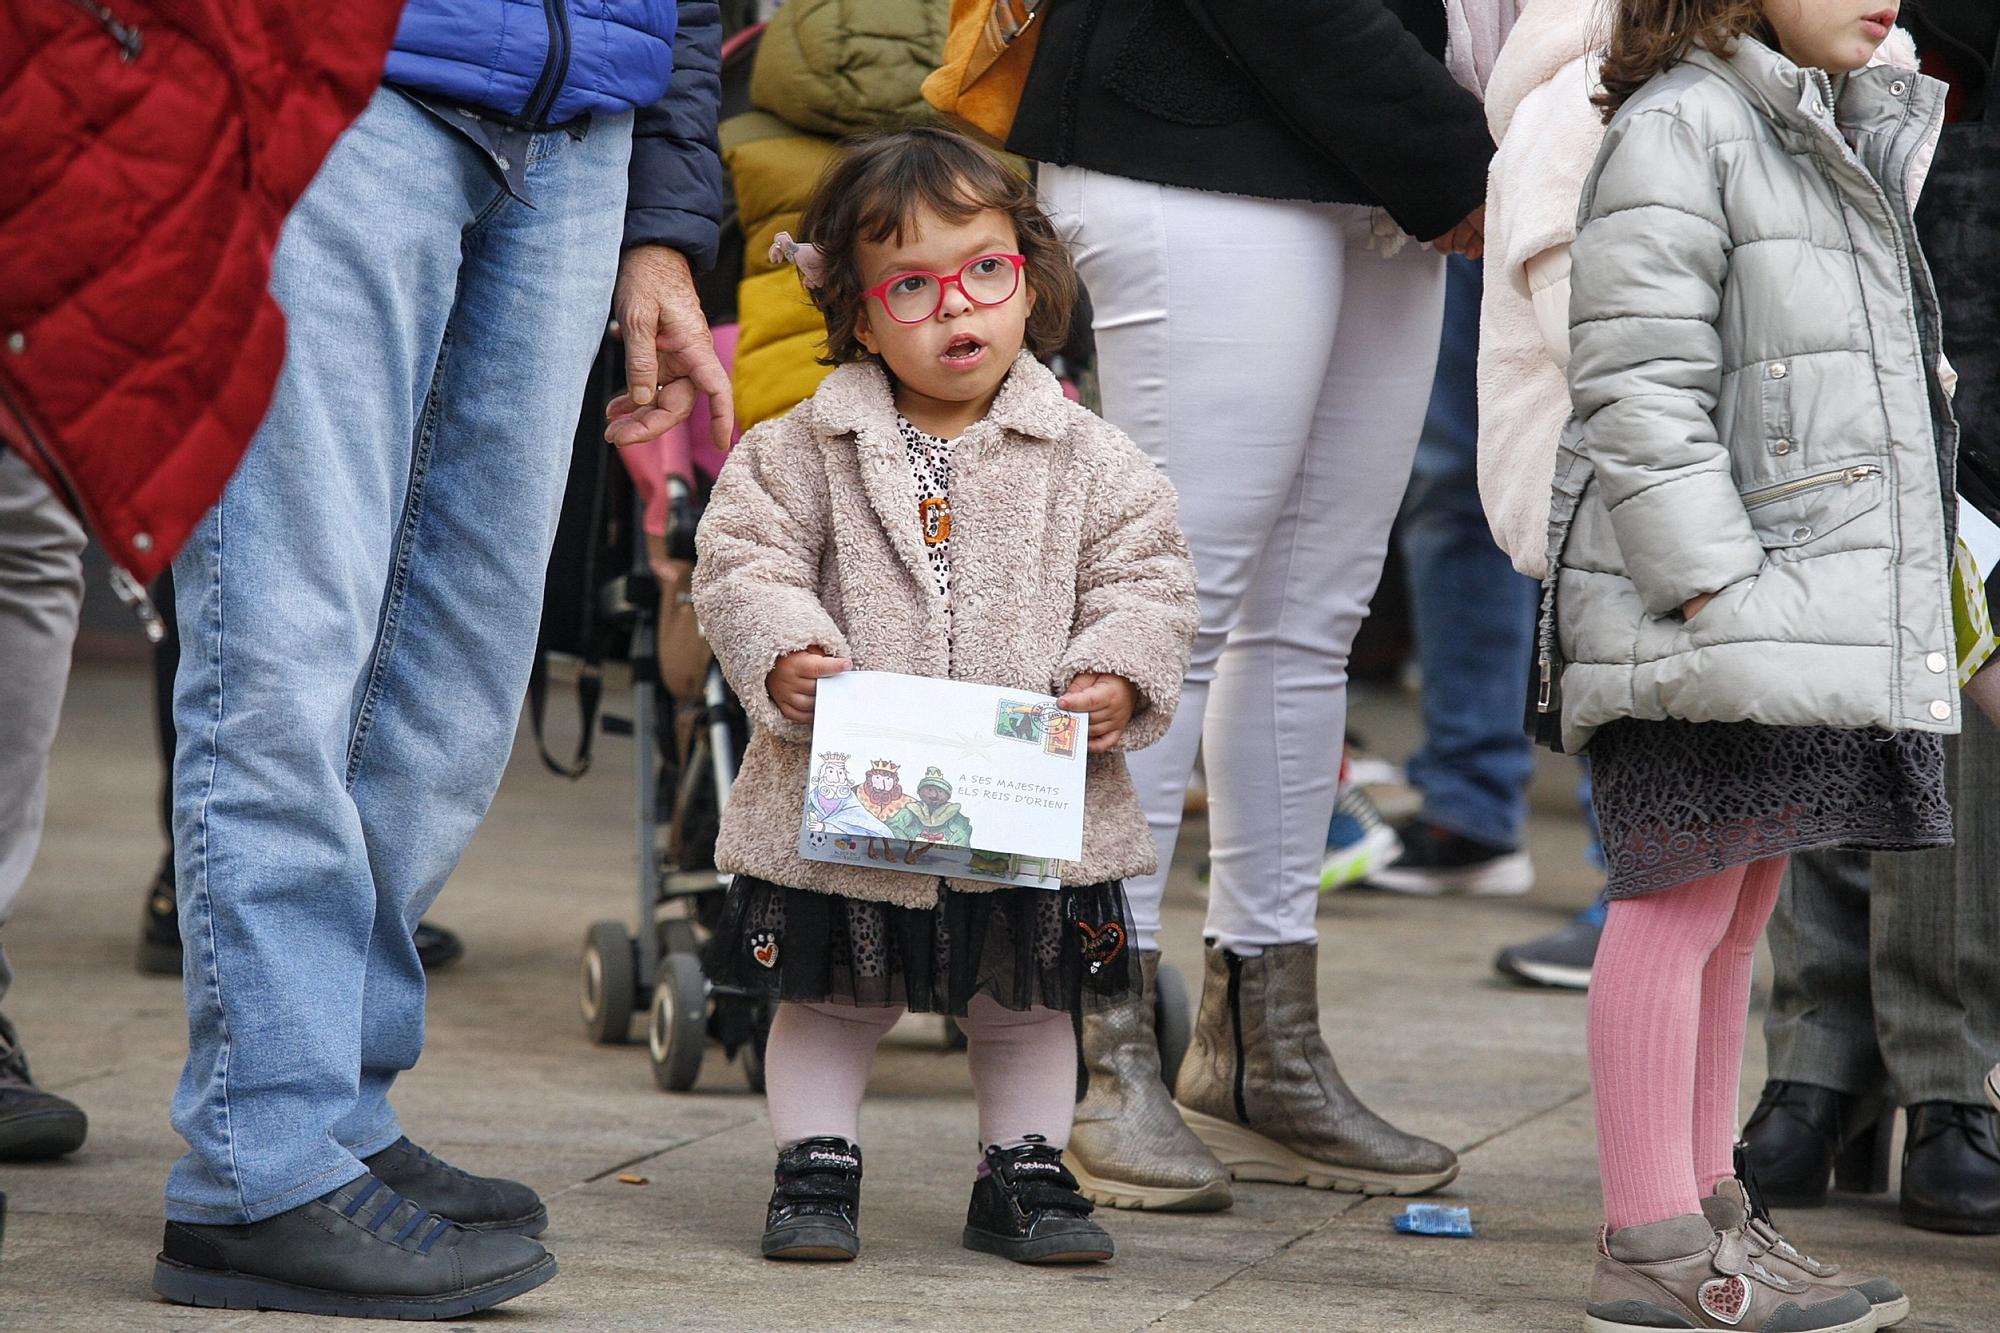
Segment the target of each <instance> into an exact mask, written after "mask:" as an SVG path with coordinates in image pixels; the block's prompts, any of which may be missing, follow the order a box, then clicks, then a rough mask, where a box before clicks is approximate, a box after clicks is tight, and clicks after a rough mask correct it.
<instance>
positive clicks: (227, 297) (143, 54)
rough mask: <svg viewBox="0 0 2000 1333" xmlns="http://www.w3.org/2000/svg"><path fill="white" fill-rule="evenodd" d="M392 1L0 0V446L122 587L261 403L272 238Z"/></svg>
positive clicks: (156, 562)
mask: <svg viewBox="0 0 2000 1333" xmlns="http://www.w3.org/2000/svg"><path fill="white" fill-rule="evenodd" d="M401 8H402V4H401V0H339V3H337V4H300V3H297V0H7V3H5V4H0V144H5V145H6V170H5V171H4V172H0V442H4V443H5V444H7V445H10V446H12V447H13V448H15V449H16V450H18V451H19V452H20V453H22V454H23V455H24V456H25V457H26V458H27V460H28V462H29V463H30V464H31V465H32V466H33V467H34V468H35V470H36V471H37V472H39V473H41V474H42V476H43V477H44V479H46V480H47V481H48V482H49V484H50V486H51V487H52V488H54V490H55V491H56V493H57V494H58V495H61V496H62V497H63V498H64V499H65V501H67V502H68V504H69V505H70V507H71V508H72V509H74V510H76V511H77V512H78V514H79V515H80V516H81V517H82V518H83V520H84V521H85V523H86V524H87V525H88V526H89V528H90V530H91V533H92V535H93V536H95V537H96V538H97V540H98V541H99V542H101V543H102V544H103V546H104V548H105V550H106V551H107V552H108V553H109V554H110V556H111V559H112V560H113V562H114V563H116V564H117V565H118V566H119V567H120V568H121V569H123V570H124V571H125V572H126V573H128V574H130V575H131V576H132V577H133V578H134V579H136V580H138V581H139V582H141V583H144V582H147V581H150V580H151V579H152V578H153V576H154V575H156V574H158V573H159V572H160V570H162V569H163V568H165V566H166V564H167V562H168V561H169V560H170V559H172V557H173V554H174V552H176V551H177V550H179V549H180V546H181V544H182V542H184V541H185V540H186V539H187V535H188V532H189V530H190V529H192V528H193V526H194V524H195V523H196V522H197V521H198V520H199V519H200V518H201V516H202V514H203V513H205V512H206V511H207V510H208V508H209V507H210V506H211V505H213V504H214V503H215V501H216V498H217V497H218V496H220V495H221V493H222V488H223V485H224V484H225V483H226V482H227V481H228V480H229V476H230V474H231V473H232V472H234V471H235V470H236V465H237V463H238V462H239V461H240V460H241V459H242V457H243V452H244V450H245V449H246V448H248V446H249V443H250V437H251V435H252V433H253V432H255V430H256V429H257V425H258V423H259V422H260V421H261V420H262V419H263V416H264V412H265V409H266V408H267V407H268V406H269V405H270V399H271V391H272V387H273V385H274V384H275V383H276V381H277V376H278V368H279V366H280V365H281V364H282V362H283V360H284V353H285V326H284V317H283V315H282V314H281V313H280V312H279V309H278V306H277V303H276V302H275V301H274V300H272V299H271V295H270V292H269V290H268V282H269V278H270V269H271V251H272V249H273V247H274V246H275V245H276V244H277V240H278V229H279V227H280V226H281V225H282V224H283V222H284V220H285V214H286V213H287V212H288V211H290V209H291V207H292V205H293V203H295V202H296V201H297V199H298V197H299V195H300V194H302V193H303V192H304V191H305V188H306V185H307V184H308V183H309V182H310V181H311V180H312V177H313V173H314V172H316V171H317V170H318V169H319V164H320V162H321V160H322V159H323V158H324V157H325V156H326V153H327V150H328V149H330V148H331V147H332V146H333V141H334V139H335V138H336V137H338V136H339V134H340V132H341V131H342V130H343V129H345V128H346V127H347V125H348V123H349V122H350V121H352V120H353V119H354V117H355V116H357V115H359V114H360V112H361V109H362V108H363V107H364V106H365V105H366V104H367V102H368V98H369V96H370V95H371V94H372V93H373V92H374V90H375V88H376V86H377V84H378V83H379V82H380V80H381V77H382V65H383V61H384V60H385V59H386V57H387V55H388V50H389V41H390V38H391V37H392V36H393V34H394V32H395V28H396V19H397V15H398V12H399V11H400V10H401ZM364 333H365V331H362V330H357V331H356V336H363V334H364Z"/></svg>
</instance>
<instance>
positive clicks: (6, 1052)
mask: <svg viewBox="0 0 2000 1333" xmlns="http://www.w3.org/2000/svg"><path fill="white" fill-rule="evenodd" d="M89 1131H90V1120H89V1118H88V1117H87V1116H85V1115H84V1113H83V1108H82V1107H80V1106H78V1105H77V1104H76V1103H75V1102H72V1101H68V1100H66V1099H65V1098H62V1097H58V1096H56V1095H55V1094H54V1093H53V1092H44V1091H42V1090H41V1089H40V1088H38V1087H36V1086H35V1080H34V1078H33V1077H31V1076H30V1075H29V1073H28V1057H27V1056H26V1055H23V1054H22V1053H21V1047H20V1043H19V1041H18V1040H17V1039H16V1038H15V1036H14V1025H13V1024H11V1023H9V1022H8V1021H7V1020H6V1018H4V1017H0V1162H46V1161H48V1160H50V1159H51V1158H55V1157H61V1156H64V1155H65V1154H67V1153H73V1152H75V1151H76V1150H77V1149H78V1148H81V1147H82V1146H83V1137H84V1135H85V1134H87V1133H88V1132H89Z"/></svg>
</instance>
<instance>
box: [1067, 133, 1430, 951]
mask: <svg viewBox="0 0 2000 1333" xmlns="http://www.w3.org/2000/svg"><path fill="white" fill-rule="evenodd" d="M1041 192H1042V200H1043V205H1044V207H1045V208H1047V210H1048V212H1049V214H1050V216H1051V217H1052V218H1053V219H1054V220H1055V223H1056V226H1057V228H1058V229H1059V230H1060V232H1061V233H1062V234H1063V235H1064V236H1065V237H1068V238H1069V239H1070V240H1071V243H1072V246H1073V248H1074V252H1075V254H1076V260H1077V266H1078V268H1079V269H1080V270H1081V272H1082V274H1083V280H1084V284H1085V286H1087V287H1088V288H1089V291H1090V300H1091V305H1092V309H1093V311H1094V323H1095V327H1096V331H1097V358H1098V374H1099V377H1100V380H1101V382H1102V389H1103V398H1104V415H1105V416H1106V417H1107V418H1108V419H1109V420H1110V421H1111V422H1112V424H1114V425H1116V426H1118V427H1120V428H1121V429H1123V430H1124V431H1125V432H1126V433H1127V434H1129V435H1131V437H1132V438H1133V439H1134V440H1136V441H1137V442H1138V444H1139V446H1140V447H1141V448H1143V449H1144V450H1145V451H1146V452H1147V453H1148V454H1150V455H1151V456H1152V458H1153V459H1154V461H1155V462H1157V463H1158V464H1159V465H1160V466H1161V467H1162V468H1163V469H1165V471H1166V474H1167V476H1168V477H1169V478H1170V479H1171V480H1172V481H1173V483H1174V486H1175V488H1176V489H1177V490H1179V492H1180V504H1181V526H1182V528H1183V529H1184V530H1185V532H1186V533H1187V539H1188V545H1189V547H1190V548H1191V549H1192V550H1193V553H1194V563H1195V572H1196V575H1197V577H1198V579H1199V581H1200V587H1201V631H1200V633H1199V635H1198V636H1197V637H1196V639H1195V645H1194V656H1193V660H1192V662H1191V663H1190V665H1189V667H1188V674H1187V679H1186V681H1185V682H1184V683H1183V684H1182V686H1181V704H1180V713H1179V715H1178V716H1177V717H1176V718H1175V719H1174V725H1173V728H1172V729H1171V730H1170V731H1169V732H1168V733H1167V736H1166V738H1165V739H1164V740H1163V741H1161V742H1160V743H1159V744H1158V745H1155V746H1154V747H1152V748H1151V749H1149V750H1143V751H1140V752H1139V753H1138V754H1135V755H1133V756H1132V758H1131V764H1132V777H1133V780H1134V781H1135V782H1136V783H1137V784H1138V787H1139V795H1140V800H1141V801H1142V802H1143V803H1144V805H1145V808H1146V815H1147V819H1148V821H1149V822H1150V823H1151V825H1152V829H1153V838H1154V841H1155V842H1156V843H1157V845H1158V847H1159V851H1160V865H1161V870H1160V872H1159V873H1158V874H1155V875H1152V876H1149V877H1148V878H1146V879H1143V880H1132V881H1130V882H1128V883H1127V884H1126V891H1127V893H1128V894H1129V895H1130V898H1131V905H1132V920H1133V926H1134V929H1135V933H1136V935H1137V937H1138V942H1139V944H1140V946H1141V947H1144V948H1151V947H1153V944H1154V935H1155V932H1156V931H1157V929H1158V927H1159V921H1160V897H1161V892H1162V890H1163V888H1164V885H1165V881H1166V866H1167V863H1168V862H1169V860H1170V859H1171V858H1172V855H1173V850H1174V842H1175V839H1176V838H1177V836H1178V835H1179V832H1180V821H1181V803H1182V798H1183V795H1184V793H1185V791H1186V788H1187V782H1188V777H1189V775H1190V774H1191V773H1192V771H1193V768H1194V760H1195V753H1196V750H1197V747H1199V748H1200V749H1201V750H1202V752H1203V753H1204V754H1205V755H1206V756H1207V770H1208V788H1209V838H1210V847H1211V856H1212V860H1213V864H1214V875H1213V880H1212V887H1211V890H1210V894H1209V906H1208V926H1207V934H1208V936H1209V938H1210V939H1212V940H1214V941H1215V942H1216V943H1219V944H1221V945H1223V946H1225V947H1228V948H1231V949H1237V950H1245V949H1247V950H1249V951H1251V952H1257V951H1259V950H1261V948H1262V947H1264V946H1267V945H1273V944H1290V943H1296V942H1300V941H1305V940H1311V939H1314V938H1316V937H1317V931H1316V930H1315V928H1314V924H1313V915H1314V911H1315V908H1316V905H1317V902H1318V896H1319V869H1320V862H1321V860H1322V859H1323V857H1324V854H1325V847H1326V830H1327V823H1328V821H1329V820H1330V819H1331V818H1332V816H1333V805H1334V801H1335V799H1336V796H1337V791H1336V785H1337V782H1338V776H1339V767H1340V750H1341V737H1342V733H1343V731H1344V729H1345V726H1346V715H1347V655H1348V650H1349V648H1350V647H1351V646H1352V645H1353V642H1354V634H1355V631H1356V629H1357V628H1359V626H1360V624H1361V620H1362V618H1363V617H1364V616H1365V615H1366V614H1367V611H1368V603H1369V600H1370V598H1372V597H1373V596H1374V593H1375V585H1376V583H1377V581H1378V580H1379V579H1380V578H1381V574H1382V561H1383V557H1384V555H1385V554H1386V552H1387V549H1388V540H1389V527H1390V524H1391V523H1392V522H1393V521H1394V519H1395V516H1396V509H1397V506H1398V505H1399V504H1400V503H1401V501H1402V496H1403V488H1404V486H1405V484H1406V483H1407V482H1408V480H1409V475H1410V463H1411V458H1412V455H1413V454H1414V452H1415V450H1416V445H1417V435H1418V433H1419V431H1420V430H1421V429H1422V427H1423V421H1424V411H1425V408H1426V406H1427V404H1428V403H1429V400H1430V391H1431V376H1432V372H1433V371H1434V370H1435V368H1436V363H1437V347H1438V333H1439V329H1440V327H1441V325H1442V322H1443V318H1444V260H1443V258H1442V257H1441V256H1440V255H1438V254H1436V253H1435V252H1433V251H1430V250H1428V249H1424V248H1422V247H1420V246H1418V245H1416V244H1415V243H1414V242H1412V243H1410V244H1408V245H1406V246H1405V247H1404V249H1403V251H1402V252H1401V253H1400V254H1398V255H1397V256H1396V257H1395V258H1393V259H1384V258H1382V257H1381V256H1380V255H1378V254H1377V253H1375V252H1374V251H1371V250H1370V249H1369V248H1368V237H1369V217H1370V210H1368V209H1366V208H1361V207H1356V206H1353V205H1342V204H1306V203H1285V202H1278V201H1272V200H1264V199H1250V198H1245V197H1242V196H1239V195H1226V194H1213V193H1208V192H1205V191H1200V190H1187V189H1178V188H1174V187H1172V186H1164V185H1151V184H1147V183H1145V182H1142V181H1134V180H1128V179H1125V178H1123V177H1119V176H1107V175H1102V174H1099V173H1097V172H1092V171H1084V170H1080V169H1077V168H1073V167H1046V166H1045V167H1043V168H1042V173H1041ZM1225 644H1226V645H1227V651H1225V650H1224V645H1225Z"/></svg>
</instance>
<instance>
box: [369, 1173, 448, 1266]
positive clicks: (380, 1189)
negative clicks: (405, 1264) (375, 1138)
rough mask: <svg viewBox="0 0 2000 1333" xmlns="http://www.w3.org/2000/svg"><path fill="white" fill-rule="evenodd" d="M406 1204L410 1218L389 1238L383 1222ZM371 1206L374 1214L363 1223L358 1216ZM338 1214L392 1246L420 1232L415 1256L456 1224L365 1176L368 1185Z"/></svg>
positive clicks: (428, 1251)
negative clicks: (421, 1235) (420, 1236)
mask: <svg viewBox="0 0 2000 1333" xmlns="http://www.w3.org/2000/svg"><path fill="white" fill-rule="evenodd" d="M405 1204H408V1205H409V1208H410V1215H409V1217H408V1218H406V1219H405V1220H404V1222H403V1225H402V1226H401V1227H399V1228H398V1229H397V1231H396V1233H395V1235H393V1236H389V1235H388V1233H387V1231H386V1229H385V1227H384V1223H386V1222H388V1221H389V1220H390V1218H391V1217H393V1216H394V1215H395V1213H396V1210H397V1209H399V1208H401V1207H403V1206H404V1205H405ZM371 1206H372V1207H374V1208H375V1209H376V1212H375V1215H374V1216H373V1217H372V1218H370V1219H369V1220H368V1221H366V1222H363V1221H362V1220H361V1213H362V1211H363V1210H364V1209H367V1208H369V1207H371ZM340 1215H341V1216H342V1217H345V1218H347V1219H348V1220H349V1221H351V1222H355V1223H358V1224H359V1225H360V1226H361V1228H362V1230H364V1231H367V1232H368V1233H369V1234H371V1235H374V1236H378V1237H384V1238H386V1239H387V1240H388V1241H389V1243H390V1244H391V1245H402V1244H404V1243H405V1242H407V1241H409V1240H411V1239H412V1238H414V1237H415V1236H416V1235H417V1234H418V1233H419V1232H423V1233H424V1236H423V1239H422V1240H419V1241H417V1253H418V1254H429V1253H430V1252H431V1247H432V1246H433V1245H436V1244H437V1243H438V1241H439V1240H440V1239H442V1238H443V1237H444V1234H445V1233H446V1232H448V1231H450V1230H451V1229H452V1228H453V1227H454V1226H456V1225H457V1224H456V1223H455V1222H452V1221H451V1220H449V1219H448V1218H443V1217H439V1216H438V1215H437V1214H436V1213H433V1212H427V1211H426V1210H424V1209H423V1208H420V1207H418V1206H417V1204H416V1203H415V1202H414V1201H413V1200H410V1199H405V1198H404V1197H403V1196H402V1195H400V1194H398V1193H396V1191H394V1190H392V1189H390V1188H389V1187H388V1186H387V1185H384V1184H383V1183H382V1182H381V1181H380V1180H378V1179H376V1178H375V1177H374V1176H370V1177H368V1180H367V1183H365V1184H364V1185H362V1187H361V1188H360V1189H358V1190H356V1191H355V1192H354V1197H353V1198H351V1199H349V1200H348V1201H347V1204H346V1206H345V1207H343V1208H341V1209H340ZM427 1227H428V1228H429V1230H428V1231H426V1230H425V1228H427Z"/></svg>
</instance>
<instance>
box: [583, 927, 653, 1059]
mask: <svg viewBox="0 0 2000 1333" xmlns="http://www.w3.org/2000/svg"><path fill="white" fill-rule="evenodd" d="M637 972H638V968H637V967H636V966H635V965H634V963H633V959H632V937H631V936H630V935H627V934H626V933H625V927H624V926H622V925H620V924H619V923H618V922H616V921H600V922H598V923H597V924H596V925H594V926H592V927H591V928H590V929H589V930H588V931H586V932H585V933H584V936H583V966H582V969H581V971H580V972H579V974H578V977H577V982H578V985H577V1007H578V1008H579V1009H580V1010H582V1012H583V1030H584V1031H585V1032H586V1033H587V1034H589V1036H590V1039H591V1040H592V1041H594V1042H596V1043H598V1044H599V1045H600V1046H622V1045H623V1044H624V1043H625V1042H627V1041H628V1040H630V1039H631V1036H632V1010H633V1008H634V1007H635V1002H636V1001H637V999H638V991H639V987H638V977H637V975H636V974H637Z"/></svg>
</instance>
